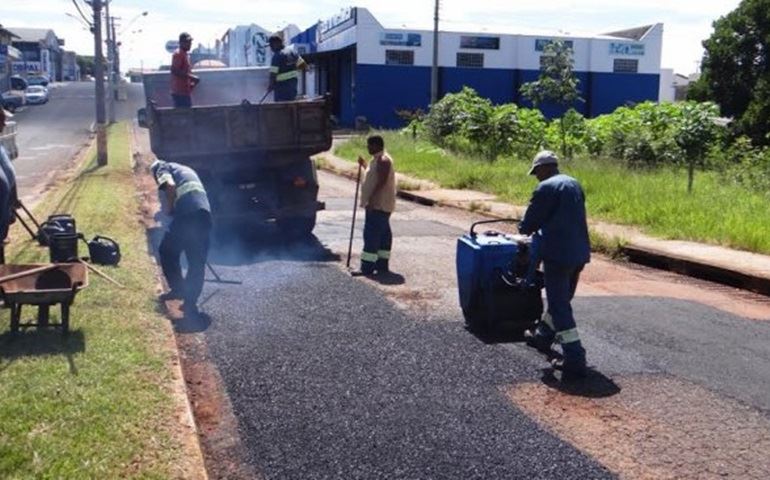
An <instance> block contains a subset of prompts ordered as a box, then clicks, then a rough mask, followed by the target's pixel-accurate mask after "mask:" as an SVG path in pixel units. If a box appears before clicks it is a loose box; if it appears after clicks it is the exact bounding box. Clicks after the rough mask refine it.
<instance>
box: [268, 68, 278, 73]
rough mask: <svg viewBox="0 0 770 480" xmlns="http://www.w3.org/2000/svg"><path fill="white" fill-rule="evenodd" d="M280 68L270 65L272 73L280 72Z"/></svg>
mask: <svg viewBox="0 0 770 480" xmlns="http://www.w3.org/2000/svg"><path fill="white" fill-rule="evenodd" d="M279 71H280V69H279V68H278V67H270V73H278V72H279Z"/></svg>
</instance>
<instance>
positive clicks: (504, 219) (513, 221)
mask: <svg viewBox="0 0 770 480" xmlns="http://www.w3.org/2000/svg"><path fill="white" fill-rule="evenodd" d="M500 222H507V223H518V222H520V220H519V219H518V218H501V219H499V220H482V221H480V222H476V223H474V224H473V225H471V237H475V236H476V232H475V231H474V230H475V229H476V226H477V225H486V224H488V223H500Z"/></svg>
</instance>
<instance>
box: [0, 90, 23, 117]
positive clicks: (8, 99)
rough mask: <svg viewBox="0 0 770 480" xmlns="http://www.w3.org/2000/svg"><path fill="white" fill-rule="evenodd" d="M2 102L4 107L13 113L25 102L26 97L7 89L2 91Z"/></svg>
mask: <svg viewBox="0 0 770 480" xmlns="http://www.w3.org/2000/svg"><path fill="white" fill-rule="evenodd" d="M2 103H3V108H4V109H6V110H8V111H9V112H11V113H13V112H15V111H16V109H17V108H19V107H21V106H23V105H24V104H25V103H26V99H25V98H24V95H20V94H18V93H14V92H11V91H8V92H3V94H2Z"/></svg>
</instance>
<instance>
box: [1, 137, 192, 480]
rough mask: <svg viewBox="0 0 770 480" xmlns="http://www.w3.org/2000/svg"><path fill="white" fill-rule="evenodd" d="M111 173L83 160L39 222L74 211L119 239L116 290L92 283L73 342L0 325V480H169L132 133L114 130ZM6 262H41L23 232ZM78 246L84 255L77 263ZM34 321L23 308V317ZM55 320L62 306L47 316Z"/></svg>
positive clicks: (157, 328)
mask: <svg viewBox="0 0 770 480" xmlns="http://www.w3.org/2000/svg"><path fill="white" fill-rule="evenodd" d="M109 154H110V164H109V166H106V167H102V168H96V166H95V160H94V158H93V157H94V155H93V153H89V160H88V161H87V162H86V165H84V166H83V167H82V169H81V171H80V172H79V174H78V175H77V176H76V178H74V179H73V180H72V181H69V182H65V183H63V184H62V185H61V186H60V187H58V188H57V189H55V190H53V191H52V192H51V193H50V194H49V195H48V196H47V198H46V200H44V202H43V203H42V204H41V205H39V208H37V209H36V210H37V212H38V215H39V216H42V217H44V216H45V215H47V214H49V213H52V212H71V213H72V214H73V215H74V216H75V218H76V220H77V222H78V229H79V230H81V231H84V232H85V233H86V234H87V235H88V236H89V237H91V236H93V235H94V234H96V233H101V234H105V235H108V236H111V237H113V238H115V239H117V240H118V242H120V244H121V250H122V252H123V260H122V261H121V264H120V266H119V267H117V268H112V267H104V270H105V271H106V272H107V273H108V274H109V275H111V276H113V277H114V278H116V279H117V280H118V281H119V282H121V283H123V284H124V285H126V286H127V289H125V290H120V289H118V288H117V287H114V286H112V285H110V284H108V283H107V282H105V281H104V280H102V279H101V278H98V277H97V276H95V275H93V274H90V279H89V280H90V286H89V287H88V288H86V289H85V290H83V291H82V292H80V294H79V295H78V297H77V298H76V300H75V303H74V305H73V307H72V311H71V322H72V324H71V333H70V335H69V336H68V337H63V336H62V335H61V334H60V332H59V331H58V330H57V331H53V330H51V331H41V332H37V331H35V330H29V331H27V332H25V333H22V334H21V335H20V336H19V337H18V338H11V336H10V335H9V333H8V325H9V321H8V311H7V310H3V311H2V314H1V316H0V334H2V335H0V478H8V479H15V478H19V479H21V478H57V479H58V478H78V479H80V478H118V477H138V478H168V477H170V476H172V474H171V472H172V471H173V464H174V462H175V461H176V460H177V455H178V454H177V453H176V452H177V451H178V450H180V448H179V445H178V444H177V442H176V441H175V440H173V438H174V436H173V435H172V433H171V425H172V424H173V423H174V419H175V418H176V417H175V413H174V406H173V405H174V404H173V400H172V397H171V394H170V393H169V392H168V385H169V383H170V379H171V373H170V370H169V368H168V356H169V349H168V346H167V345H168V344H167V343H165V342H166V341H167V332H168V330H166V329H164V328H161V327H162V326H163V323H162V322H166V321H167V320H166V319H164V318H163V317H162V316H161V315H160V314H158V313H157V312H156V303H155V301H154V296H155V288H154V287H155V284H156V276H155V275H156V274H155V268H154V265H153V264H152V262H151V260H150V258H149V257H148V256H147V247H146V239H145V233H144V229H143V228H142V226H141V225H140V223H139V217H138V211H139V205H138V199H137V196H136V188H135V183H134V179H133V174H132V170H131V168H132V167H131V162H130V159H129V130H128V128H127V126H126V125H125V124H119V125H116V126H114V127H112V128H111V131H110V147H109ZM12 238H13V239H14V243H13V244H12V246H11V248H10V253H9V254H8V255H7V256H8V262H9V263H27V262H41V261H43V262H44V261H47V258H48V253H47V250H44V249H42V248H40V247H38V246H36V244H33V243H32V242H30V241H29V237H28V236H26V233H25V232H24V231H22V230H21V229H20V228H19V226H18V225H17V226H15V228H14V230H13V231H12ZM84 247H85V245H84V244H83V245H81V255H82V254H84V252H83V251H82V249H83V248H84ZM31 314H33V310H32V308H31V307H28V308H27V315H26V318H27V319H29V318H30V315H31ZM54 315H55V316H56V317H57V319H58V308H55V309H52V316H54Z"/></svg>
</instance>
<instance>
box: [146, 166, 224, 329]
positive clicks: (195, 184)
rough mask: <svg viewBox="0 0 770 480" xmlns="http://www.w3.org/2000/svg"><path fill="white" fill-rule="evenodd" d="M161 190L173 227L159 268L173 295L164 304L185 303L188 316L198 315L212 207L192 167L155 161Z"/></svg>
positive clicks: (165, 240)
mask: <svg viewBox="0 0 770 480" xmlns="http://www.w3.org/2000/svg"><path fill="white" fill-rule="evenodd" d="M150 172H151V173H152V176H153V178H155V182H156V183H157V184H158V188H159V189H160V190H161V191H162V192H164V193H165V199H163V200H165V201H164V202H163V203H164V204H165V209H166V213H168V214H169V215H171V216H172V220H171V225H170V226H169V229H168V231H167V232H166V234H165V235H164V237H163V240H162V241H161V243H160V249H159V253H160V265H161V268H162V270H163V275H164V276H165V277H166V281H167V282H168V286H169V288H170V291H169V292H167V293H165V294H163V295H161V300H163V301H165V300H174V299H181V300H184V306H183V308H184V311H185V315H188V316H195V315H197V314H198V307H197V303H198V297H200V294H201V291H202V290H203V277H204V273H205V268H206V258H207V257H208V252H209V235H210V233H211V207H210V206H209V199H208V196H207V195H206V190H205V189H204V188H203V183H202V182H201V181H200V178H198V174H196V173H195V170H193V169H192V168H190V167H187V166H184V165H180V164H178V163H173V162H164V161H162V160H156V161H155V162H153V164H152V165H151V166H150ZM183 252H184V254H185V256H186V257H187V275H186V276H185V277H183V276H182V268H181V266H180V257H181V255H182V253H183Z"/></svg>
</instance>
